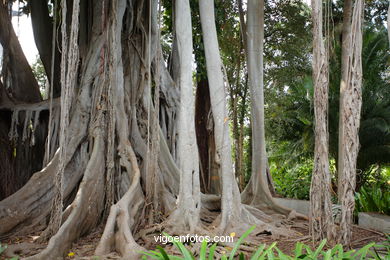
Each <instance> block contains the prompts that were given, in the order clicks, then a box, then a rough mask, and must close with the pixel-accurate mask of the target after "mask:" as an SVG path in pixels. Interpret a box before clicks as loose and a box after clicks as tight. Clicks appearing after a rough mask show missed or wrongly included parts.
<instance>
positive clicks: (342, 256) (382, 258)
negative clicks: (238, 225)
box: [141, 226, 390, 260]
mask: <svg viewBox="0 0 390 260" xmlns="http://www.w3.org/2000/svg"><path fill="white" fill-rule="evenodd" d="M253 229H255V226H252V227H251V228H250V229H248V230H247V231H246V232H245V233H244V234H243V235H242V236H241V237H240V239H239V240H238V241H237V242H236V243H235V245H234V247H233V248H232V249H230V250H228V248H226V247H225V249H226V250H224V251H225V252H226V251H230V252H229V253H228V254H226V253H223V252H222V256H220V258H216V257H217V256H216V248H217V243H214V244H211V245H209V244H208V243H207V242H206V241H203V242H202V244H201V247H200V251H199V253H198V254H196V255H194V254H193V253H192V252H191V251H190V250H189V249H187V248H186V247H185V246H184V244H183V243H181V242H178V241H174V240H173V244H174V245H175V247H176V248H177V249H179V251H180V253H181V256H178V255H170V254H168V253H167V251H166V250H165V249H164V248H162V247H161V246H157V250H150V251H147V252H141V253H142V254H143V256H142V259H143V260H146V259H157V260H195V259H198V260H213V259H222V260H233V259H239V260H244V259H250V260H263V259H264V260H265V259H274V260H297V259H307V260H309V259H313V260H315V259H324V260H331V259H339V260H347V259H351V260H352V259H375V260H388V259H389V258H388V256H390V237H388V238H387V241H386V242H385V243H383V244H376V243H375V242H372V243H369V244H367V245H365V246H364V247H362V248H360V249H357V250H356V249H352V250H345V249H344V248H343V246H342V245H341V244H337V245H336V246H334V247H333V248H328V249H326V248H325V246H326V242H327V241H326V239H324V240H322V241H321V243H320V244H319V245H318V246H317V248H315V249H312V248H311V247H310V246H308V245H306V244H304V243H301V242H298V243H297V244H296V245H295V249H294V251H293V252H292V253H291V254H286V253H284V252H282V251H281V250H280V249H279V248H278V247H277V242H274V243H272V244H271V245H269V246H267V245H265V244H262V245H260V246H259V247H258V248H257V250H256V251H255V252H254V253H253V254H252V255H249V256H248V255H247V254H244V253H243V252H239V248H240V245H241V244H242V242H243V241H244V239H245V238H246V237H247V236H248V235H249V234H250V233H251V232H252V231H253ZM164 235H166V236H169V235H168V234H166V233H164ZM380 250H381V251H380ZM383 250H384V251H383Z"/></svg>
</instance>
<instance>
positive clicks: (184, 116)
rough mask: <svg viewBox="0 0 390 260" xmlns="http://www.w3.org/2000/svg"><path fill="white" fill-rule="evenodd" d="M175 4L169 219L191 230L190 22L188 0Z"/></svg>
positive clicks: (194, 194)
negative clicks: (175, 105)
mask: <svg viewBox="0 0 390 260" xmlns="http://www.w3.org/2000/svg"><path fill="white" fill-rule="evenodd" d="M175 4H176V6H175V11H176V12H175V29H176V44H177V53H178V56H179V57H178V61H179V75H178V85H179V88H180V104H179V118H178V143H177V153H178V156H177V161H178V164H179V169H180V190H179V199H178V205H177V210H176V211H175V212H174V213H173V214H172V215H171V220H172V221H173V223H174V228H175V229H179V230H180V231H183V230H188V231H189V232H194V231H195V229H196V227H197V226H198V224H199V220H200V219H199V213H200V207H201V205H200V180H199V151H198V145H197V142H196V133H195V98H194V94H193V86H192V51H193V47H192V46H193V45H192V23H191V11H190V3H189V1H188V0H180V1H175Z"/></svg>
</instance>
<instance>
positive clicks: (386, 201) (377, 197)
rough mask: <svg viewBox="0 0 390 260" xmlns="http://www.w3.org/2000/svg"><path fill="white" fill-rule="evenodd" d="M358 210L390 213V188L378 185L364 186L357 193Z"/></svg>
mask: <svg viewBox="0 0 390 260" xmlns="http://www.w3.org/2000/svg"><path fill="white" fill-rule="evenodd" d="M355 201H356V211H357V212H378V213H382V214H386V215H390V190H389V189H387V190H383V191H382V189H381V187H379V186H378V185H375V186H372V187H362V188H361V189H360V191H359V192H357V193H356V195H355Z"/></svg>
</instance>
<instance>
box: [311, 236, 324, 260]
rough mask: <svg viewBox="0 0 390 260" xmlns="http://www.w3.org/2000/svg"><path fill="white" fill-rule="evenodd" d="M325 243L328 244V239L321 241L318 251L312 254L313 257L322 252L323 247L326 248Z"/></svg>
mask: <svg viewBox="0 0 390 260" xmlns="http://www.w3.org/2000/svg"><path fill="white" fill-rule="evenodd" d="M325 244H326V239H324V240H322V241H321V243H320V245H319V246H318V247H317V249H316V251H315V252H314V254H313V256H312V257H313V258H316V257H317V256H318V255H319V254H320V252H321V250H322V248H324V246H325Z"/></svg>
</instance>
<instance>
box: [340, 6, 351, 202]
mask: <svg viewBox="0 0 390 260" xmlns="http://www.w3.org/2000/svg"><path fill="white" fill-rule="evenodd" d="M351 18H352V0H344V7H343V27H342V45H341V82H340V100H339V106H340V108H339V111H340V115H339V140H338V159H337V173H338V177H337V178H338V185H337V187H338V188H337V195H338V200H339V202H341V180H342V179H343V176H342V174H343V172H344V169H343V166H344V158H345V155H344V154H343V152H344V149H343V148H342V147H343V146H344V139H343V136H342V132H343V129H344V121H343V120H342V118H343V113H344V108H343V99H344V95H345V89H346V82H347V76H348V59H349V52H350V46H349V44H350V37H351Z"/></svg>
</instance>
